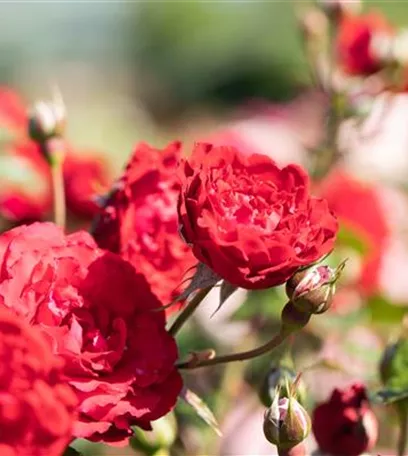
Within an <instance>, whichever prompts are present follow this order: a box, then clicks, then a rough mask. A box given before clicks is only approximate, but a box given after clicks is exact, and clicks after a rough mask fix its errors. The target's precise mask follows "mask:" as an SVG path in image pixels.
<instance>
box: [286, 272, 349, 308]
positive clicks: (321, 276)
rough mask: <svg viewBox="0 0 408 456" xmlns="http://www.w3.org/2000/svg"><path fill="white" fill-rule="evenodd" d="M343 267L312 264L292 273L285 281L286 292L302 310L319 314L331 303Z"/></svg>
mask: <svg viewBox="0 0 408 456" xmlns="http://www.w3.org/2000/svg"><path fill="white" fill-rule="evenodd" d="M343 267H344V263H342V264H340V265H339V266H338V267H337V268H336V269H332V268H330V267H329V266H326V265H320V266H312V267H311V268H308V269H304V270H302V271H299V272H297V273H296V274H294V275H293V276H292V277H291V278H290V280H288V282H287V283H286V294H287V296H288V298H289V299H290V300H291V301H292V302H293V304H294V306H295V307H296V308H297V309H298V310H301V311H302V312H306V313H310V314H320V313H323V312H325V311H326V310H327V309H328V308H329V307H330V305H331V303H332V300H333V295H334V292H335V288H336V281H337V280H338V278H339V275H340V273H341V271H342V269H343Z"/></svg>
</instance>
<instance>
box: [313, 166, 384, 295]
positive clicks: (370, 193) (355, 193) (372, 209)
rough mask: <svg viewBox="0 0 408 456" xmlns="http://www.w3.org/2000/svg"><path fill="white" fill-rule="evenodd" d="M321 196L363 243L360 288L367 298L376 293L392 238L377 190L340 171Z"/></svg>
mask: <svg viewBox="0 0 408 456" xmlns="http://www.w3.org/2000/svg"><path fill="white" fill-rule="evenodd" d="M319 194H320V195H321V196H322V197H323V198H325V199H326V200H327V202H328V204H329V207H330V209H331V210H333V211H334V212H335V214H336V215H337V217H338V218H339V221H340V223H341V224H342V225H343V226H344V227H345V228H346V229H347V230H350V231H352V232H353V233H355V234H356V236H357V237H358V238H360V239H361V240H362V241H363V243H364V247H365V248H366V252H365V253H364V256H363V264H362V270H361V274H360V276H359V278H358V286H359V288H360V290H361V291H363V292H364V293H366V294H373V293H376V292H377V291H378V288H379V275H380V269H381V260H382V255H383V253H384V250H385V248H386V246H387V243H388V239H389V235H390V229H389V226H388V222H387V216H386V214H385V213H384V209H383V206H382V204H381V201H380V199H379V195H378V192H377V190H376V187H375V186H374V185H372V184H369V183H363V182H361V181H359V180H357V179H356V178H354V177H353V176H351V175H350V174H349V173H347V172H346V171H343V170H341V169H337V170H334V171H333V172H332V173H331V174H329V175H328V176H327V177H326V178H325V180H324V181H323V182H322V183H321V185H320V187H319Z"/></svg>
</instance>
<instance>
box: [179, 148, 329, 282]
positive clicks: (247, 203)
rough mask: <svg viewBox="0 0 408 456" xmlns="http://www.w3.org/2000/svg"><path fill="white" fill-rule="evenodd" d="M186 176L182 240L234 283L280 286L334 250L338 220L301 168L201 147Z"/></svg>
mask: <svg viewBox="0 0 408 456" xmlns="http://www.w3.org/2000/svg"><path fill="white" fill-rule="evenodd" d="M183 172H184V176H183V179H184V182H183V188H182V192H181V198H180V201H179V220H180V225H181V233H182V235H183V237H184V238H185V240H186V242H187V243H189V244H191V246H192V248H193V253H194V254H195V256H196V257H197V258H198V259H199V260H200V261H201V262H202V263H205V264H206V265H207V266H209V267H210V268H211V269H212V270H213V271H214V272H215V273H216V274H218V275H219V276H220V277H222V278H223V279H225V280H227V281H228V282H230V283H231V284H233V285H236V286H239V287H242V288H247V289H260V288H268V287H273V286H276V285H280V284H282V283H284V282H286V281H287V280H288V279H289V278H290V277H291V275H292V274H293V273H294V272H295V271H296V270H297V269H298V268H299V267H300V266H305V265H308V264H310V263H313V262H315V261H317V260H318V259H319V258H321V257H322V256H323V255H325V254H326V253H328V252H330V251H331V249H332V248H333V244H334V240H335V236H336V232H337V221H336V218H335V217H334V216H333V214H332V213H331V212H330V211H329V209H328V207H327V203H326V201H324V200H322V199H317V198H312V197H311V196H310V195H309V178H308V175H307V174H306V172H305V171H304V170H303V168H301V167H300V166H297V165H288V166H286V167H284V168H279V167H278V166H277V165H276V164H275V162H274V161H272V160H271V159H270V158H269V157H267V156H265V155H258V154H253V155H249V156H246V155H244V154H241V153H240V152H239V151H238V150H237V149H235V148H233V147H213V146H211V145H209V144H197V145H196V147H195V149H194V151H193V155H192V158H191V159H189V160H186V161H185V163H184V169H183Z"/></svg>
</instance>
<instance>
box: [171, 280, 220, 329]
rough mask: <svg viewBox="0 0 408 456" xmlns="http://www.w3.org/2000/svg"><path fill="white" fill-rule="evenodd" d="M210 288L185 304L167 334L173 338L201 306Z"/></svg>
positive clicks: (203, 290) (198, 293)
mask: <svg viewBox="0 0 408 456" xmlns="http://www.w3.org/2000/svg"><path fill="white" fill-rule="evenodd" d="M211 289H212V287H207V288H203V289H202V290H200V291H199V292H197V294H196V295H195V296H194V298H193V299H192V300H191V301H190V302H188V303H187V304H186V306H185V307H184V309H183V310H182V311H181V312H180V314H179V316H178V317H177V318H176V320H175V321H174V323H173V324H172V325H171V327H170V329H169V333H170V334H171V335H172V336H175V335H176V334H177V333H178V332H179V331H180V329H181V327H182V326H183V325H184V323H185V322H186V321H187V320H188V319H189V318H190V317H191V315H192V314H193V313H194V311H195V310H196V309H197V307H198V306H199V305H200V304H201V301H202V300H203V299H204V298H205V297H206V296H207V294H208V293H209V292H210V290H211Z"/></svg>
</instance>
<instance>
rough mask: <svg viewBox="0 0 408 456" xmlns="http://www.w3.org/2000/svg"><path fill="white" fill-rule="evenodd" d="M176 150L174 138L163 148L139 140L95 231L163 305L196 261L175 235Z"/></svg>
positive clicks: (177, 186) (102, 242) (176, 225)
mask: <svg viewBox="0 0 408 456" xmlns="http://www.w3.org/2000/svg"><path fill="white" fill-rule="evenodd" d="M180 151H181V144H180V143H177V142H174V143H172V144H170V145H168V146H167V147H166V148H165V149H164V150H163V151H161V150H158V149H155V148H153V147H150V146H148V145H147V144H143V143H142V144H139V145H138V146H137V147H136V149H135V151H134V152H133V156H132V158H131V159H130V161H129V163H128V165H127V167H126V170H125V172H124V174H123V176H122V177H121V179H120V180H119V181H118V182H117V184H116V185H115V187H116V191H114V192H113V194H112V195H111V197H110V199H109V201H108V202H107V205H106V208H105V211H104V213H103V215H102V217H101V218H100V221H99V224H98V225H97V226H96V228H95V231H94V236H95V238H96V240H97V242H98V244H99V245H100V246H101V247H104V248H107V249H109V250H111V251H113V252H117V253H120V255H121V256H122V258H124V259H125V260H127V261H129V262H130V263H131V264H132V265H133V266H134V267H135V269H136V270H137V271H138V272H140V273H142V274H143V275H144V276H145V277H146V279H147V280H148V282H149V284H150V286H151V288H152V291H153V293H155V295H156V296H157V297H158V298H159V299H160V301H161V302H162V303H163V304H168V303H169V302H171V301H172V299H173V298H174V297H175V294H176V293H175V292H176V290H177V289H178V287H179V286H180V284H181V282H182V281H183V279H185V278H186V272H187V270H188V269H189V268H190V267H191V266H193V265H194V264H196V263H197V260H196V259H195V258H194V256H193V255H192V254H191V252H190V249H189V248H188V247H187V246H186V244H185V243H184V242H183V241H182V239H181V237H180V235H179V233H178V218H177V200H178V197H179V194H180V182H179V179H178V178H177V175H176V170H177V165H178V161H179V158H180ZM178 291H180V290H178ZM170 309H171V308H170Z"/></svg>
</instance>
